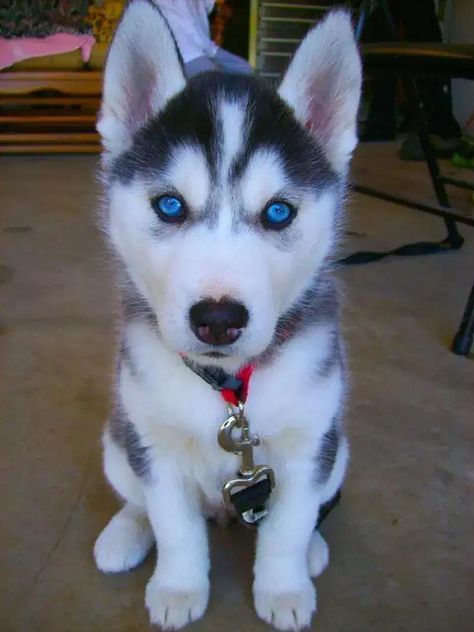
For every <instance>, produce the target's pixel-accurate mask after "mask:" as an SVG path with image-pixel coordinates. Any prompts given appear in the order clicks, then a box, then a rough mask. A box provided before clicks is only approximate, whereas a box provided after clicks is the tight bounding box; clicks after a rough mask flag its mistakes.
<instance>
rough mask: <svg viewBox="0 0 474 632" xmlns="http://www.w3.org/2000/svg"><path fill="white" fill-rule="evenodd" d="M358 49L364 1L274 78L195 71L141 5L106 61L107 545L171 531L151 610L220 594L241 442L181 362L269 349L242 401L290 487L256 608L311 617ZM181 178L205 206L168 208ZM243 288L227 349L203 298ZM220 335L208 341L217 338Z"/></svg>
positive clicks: (113, 554)
mask: <svg viewBox="0 0 474 632" xmlns="http://www.w3.org/2000/svg"><path fill="white" fill-rule="evenodd" d="M360 84H361V69H360V61H359V56H358V53H357V49H356V45H355V42H354V38H353V34H352V29H351V24H350V19H349V17H348V15H347V14H345V13H343V12H336V13H332V14H330V15H329V16H328V17H327V18H326V19H325V20H324V21H323V22H321V23H320V24H319V25H318V26H317V27H316V28H314V29H313V30H312V31H311V32H310V33H309V34H308V35H307V36H306V38H305V40H304V41H303V43H302V44H301V46H300V48H299V49H298V51H297V53H296V55H295V57H294V59H293V61H292V62H291V64H290V66H289V68H288V71H287V73H286V75H285V77H284V79H283V82H282V84H281V86H280V88H279V90H278V93H275V92H274V91H273V90H272V89H271V88H270V87H268V86H267V85H266V84H265V83H264V82H263V81H261V80H259V79H258V78H256V77H252V76H237V75H234V76H226V75H223V74H218V73H208V74H203V75H200V76H197V77H194V78H193V79H191V80H190V81H189V82H186V81H185V78H184V75H183V71H182V67H181V64H180V61H179V57H178V54H177V52H176V48H175V45H174V42H173V39H172V36H171V34H170V32H169V30H168V28H167V25H166V23H165V22H164V20H163V18H162V17H161V14H160V13H159V11H158V10H157V9H156V8H155V7H154V6H153V4H152V3H150V2H147V1H146V0H136V1H135V2H132V3H131V4H130V5H129V7H128V8H127V10H126V12H125V15H124V17H123V19H122V21H121V23H120V25H119V27H118V30H117V33H116V35H115V39H114V42H113V44H112V47H111V50H110V54H109V57H108V61H107V66H106V70H105V82H104V97H103V104H102V110H101V117H100V121H99V124H98V129H99V131H100V134H101V135H102V138H103V143H104V147H105V152H104V177H105V180H106V185H107V201H108V203H107V209H106V212H105V216H104V224H105V227H106V231H107V234H108V238H109V240H110V243H111V245H112V247H113V249H114V251H115V253H116V254H117V259H118V261H119V262H120V265H119V268H120V270H119V273H120V276H121V283H122V286H123V306H124V309H123V328H122V341H121V347H120V354H119V367H118V375H117V385H116V403H115V408H114V412H113V413H112V415H111V418H110V420H109V422H108V424H107V426H106V429H105V433H104V439H103V445H104V469H105V474H106V476H107V478H108V480H109V481H110V483H111V485H112V486H113V488H114V489H115V490H116V491H117V492H118V494H119V495H120V496H121V498H123V501H124V506H123V508H122V509H121V510H120V511H119V512H118V513H117V514H116V515H115V516H114V517H113V518H112V520H111V521H110V522H109V524H108V525H107V526H106V527H105V529H104V531H103V532H102V533H101V535H100V536H99V538H98V540H97V542H96V544H95V549H94V555H95V559H96V562H97V566H98V567H99V568H100V569H101V570H102V571H105V572H118V571H124V570H127V569H130V568H132V567H134V566H135V565H137V564H138V563H140V562H141V561H142V560H143V558H144V557H145V555H146V554H147V552H148V551H149V550H150V548H151V547H152V545H153V543H154V542H156V544H157V549H158V562H157V566H156V570H155V572H154V574H153V576H152V577H151V579H150V581H149V583H148V586H147V589H146V606H147V608H148V610H149V614H150V619H151V622H152V623H154V624H159V625H160V626H161V627H162V628H164V629H177V628H180V627H182V626H184V625H186V624H187V623H188V622H190V621H193V620H195V619H197V618H199V617H201V616H202V615H203V613H204V611H205V609H206V606H207V603H208V599H209V578H208V575H209V553H208V543H207V535H206V520H205V516H206V513H205V511H204V507H206V508H209V507H210V508H211V509H212V511H213V512H214V513H215V514H217V515H220V514H221V513H222V498H221V486H222V484H223V482H224V481H226V480H228V479H229V478H231V477H232V476H233V475H234V473H235V471H236V469H237V466H238V457H237V456H234V455H232V454H229V453H226V452H224V451H223V450H222V449H221V448H219V446H218V444H217V439H216V436H217V430H218V427H219V425H220V424H221V423H222V421H223V420H224V418H225V417H226V407H225V405H224V402H223V400H222V399H221V397H220V396H219V394H218V393H216V392H215V391H213V390H212V389H211V388H210V387H209V386H208V385H207V384H206V383H205V382H204V381H203V380H201V379H200V378H199V377H198V376H197V375H195V374H194V373H193V372H192V371H191V370H190V369H189V368H188V367H187V366H185V364H184V363H183V361H182V359H181V357H180V354H183V353H184V354H187V356H188V357H189V358H190V359H191V360H192V361H194V362H196V363H198V364H200V365H211V364H212V365H214V366H220V367H222V368H224V369H225V370H226V371H228V372H235V371H237V370H238V368H239V367H241V366H242V365H244V364H246V363H248V362H250V361H251V362H253V363H255V365H256V368H255V372H254V375H253V377H252V381H251V385H250V393H249V397H248V401H247V404H246V413H247V416H248V419H249V422H250V426H251V430H252V432H255V433H257V434H258V435H259V437H260V439H261V445H260V447H259V448H257V449H256V462H258V463H268V464H269V465H271V467H272V468H273V469H274V470H275V474H276V479H277V487H276V489H275V491H274V494H273V495H272V498H271V502H270V505H269V508H270V511H269V515H268V517H267V518H266V519H265V520H264V521H263V523H262V524H261V525H260V527H259V529H258V536H257V548H256V556H255V565H254V575H255V580H254V586H253V594H254V600H255V608H256V611H257V614H258V615H259V616H260V617H261V618H262V619H264V620H265V621H267V622H269V623H272V624H273V625H274V626H275V627H276V628H278V629H281V630H290V629H292V630H298V629H300V628H302V627H304V626H307V625H308V624H309V623H310V620H311V617H312V614H313V613H314V611H315V609H316V592H315V588H314V585H313V583H312V581H311V577H312V576H313V577H314V576H316V575H318V574H319V573H321V572H322V570H323V569H324V568H325V566H326V564H327V561H328V549H327V545H326V543H325V542H324V540H323V539H322V537H321V535H320V534H319V532H317V531H314V525H315V523H316V520H317V516H318V509H319V507H320V505H321V504H322V503H323V502H325V501H327V500H328V499H330V498H331V497H332V496H333V494H334V493H335V492H336V490H337V489H338V488H339V487H340V485H341V483H342V479H343V476H344V473H345V469H346V464H347V459H348V445H347V440H346V438H345V435H344V431H343V427H342V425H341V413H342V406H343V400H344V390H345V389H344V384H345V381H344V360H343V350H342V345H341V340H340V333H339V325H338V301H337V295H336V292H335V289H334V286H333V281H332V278H331V269H330V257H331V251H332V249H333V246H334V244H335V240H336V237H337V229H338V223H339V220H340V214H341V205H342V201H343V197H344V189H345V179H346V178H345V177H346V173H347V169H348V163H349V160H350V157H351V153H352V151H353V149H354V147H355V145H356V113H357V108H358V102H359V93H360ZM168 191H174V192H177V193H179V195H180V196H181V197H182V198H183V199H185V200H186V202H187V204H188V206H189V209H190V216H189V218H188V219H187V220H186V221H185V222H184V224H181V225H179V226H176V225H170V224H165V223H162V222H161V221H160V219H159V218H158V217H157V215H156V214H155V213H154V211H153V209H152V206H151V204H150V200H151V199H152V198H153V197H155V196H157V195H160V194H164V193H166V192H168ZM281 197H283V198H285V199H286V200H288V201H290V202H291V203H292V204H293V205H294V206H295V207H296V208H297V216H296V218H295V219H294V221H293V222H292V223H291V224H290V225H289V226H288V227H287V228H285V229H284V230H282V231H278V232H277V231H271V230H267V229H265V228H264V227H263V226H262V223H261V221H260V213H261V211H262V209H263V208H264V207H265V205H266V204H267V203H268V201H269V200H272V199H274V198H281ZM223 296H227V297H231V298H232V299H234V300H238V301H240V302H241V303H243V304H244V305H245V306H246V308H247V309H248V312H249V314H250V318H249V322H248V325H247V327H246V328H245V329H244V330H243V331H242V335H241V336H240V338H239V339H238V340H237V341H236V342H235V343H234V344H233V345H229V346H228V347H225V348H224V349H222V348H220V351H224V352H225V354H226V355H225V357H221V358H215V357H212V356H213V353H212V352H213V350H212V349H210V348H209V346H208V345H206V344H204V343H203V342H201V341H199V340H198V339H197V338H196V336H195V335H194V333H193V331H192V330H191V328H190V325H189V320H188V313H189V309H190V307H191V306H192V305H193V304H194V303H195V302H196V301H199V300H200V299H202V298H203V297H210V298H213V299H215V300H218V299H220V298H222V297H223ZM209 354H210V355H209Z"/></svg>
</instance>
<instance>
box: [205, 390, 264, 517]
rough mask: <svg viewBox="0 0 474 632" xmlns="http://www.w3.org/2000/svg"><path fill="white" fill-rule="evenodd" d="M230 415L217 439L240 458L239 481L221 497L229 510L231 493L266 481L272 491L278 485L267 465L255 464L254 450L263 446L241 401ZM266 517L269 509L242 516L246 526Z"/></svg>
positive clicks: (231, 483)
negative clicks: (246, 415)
mask: <svg viewBox="0 0 474 632" xmlns="http://www.w3.org/2000/svg"><path fill="white" fill-rule="evenodd" d="M228 411H229V416H228V417H227V419H226V420H225V421H224V422H223V423H222V425H221V426H220V428H219V432H218V435H217V440H218V443H219V445H220V447H221V448H222V449H223V450H226V451H227V452H232V453H234V454H240V455H241V464H240V467H239V469H238V470H237V473H236V474H237V476H236V478H233V479H231V480H230V481H227V482H226V483H225V484H224V486H223V488H222V496H223V498H224V503H225V504H226V506H227V507H229V508H232V507H233V503H232V493H233V492H234V493H235V492H237V491H240V490H242V489H245V488H248V487H252V486H253V485H256V484H257V483H258V482H260V481H261V480H263V479H264V478H267V479H268V480H269V483H270V487H271V489H273V487H274V486H275V475H274V473H273V470H272V469H271V468H270V467H268V465H255V462H254V457H253V448H254V447H255V446H258V445H259V444H260V440H259V438H258V436H257V435H255V434H251V433H250V428H249V424H248V421H247V418H246V417H245V414H244V405H243V403H242V402H239V404H238V409H237V410H236V411H235V410H234V409H233V408H232V407H231V406H230V405H229V406H228ZM236 430H240V436H238V438H235V437H234V433H235V431H236ZM265 514H266V510H264V511H260V512H257V513H255V512H253V510H249V511H246V512H244V514H242V516H241V518H242V519H243V521H244V523H245V524H252V523H255V522H257V521H258V520H260V519H261V518H262V517H263V516H264V515H265Z"/></svg>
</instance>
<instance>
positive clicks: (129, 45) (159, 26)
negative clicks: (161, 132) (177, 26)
mask: <svg viewBox="0 0 474 632" xmlns="http://www.w3.org/2000/svg"><path fill="white" fill-rule="evenodd" d="M184 86H185V78H184V73H183V69H182V66H181V63H180V59H179V56H178V52H177V49H176V45H175V43H174V40H173V37H172V35H171V32H170V30H169V27H168V24H167V23H166V21H165V19H164V18H163V16H162V15H161V13H160V11H159V10H158V9H157V8H156V7H155V6H154V5H153V4H152V3H151V2H149V1H147V0H135V1H134V2H131V3H130V4H129V6H128V7H127V9H126V10H125V12H124V14H123V16H122V19H121V21H120V23H119V25H118V27H117V30H116V32H115V36H114V39H113V42H112V44H111V47H110V50H109V54H108V57H107V62H106V65H105V75H104V89H103V98H102V106H101V111H100V116H99V121H98V124H97V130H98V132H99V133H100V135H101V136H102V142H103V144H104V147H105V149H106V150H107V151H108V152H109V155H111V156H114V155H117V154H118V153H120V152H122V151H123V150H125V149H127V147H128V146H129V145H130V144H131V140H132V136H133V133H134V132H135V131H136V130H137V129H138V128H140V127H141V126H142V125H143V124H144V123H146V122H147V120H149V119H150V118H151V117H152V116H154V115H155V114H157V113H158V112H159V111H160V110H161V109H162V108H163V107H164V105H165V104H166V103H167V101H169V99H171V97H173V96H174V95H175V94H176V93H178V92H180V91H181V90H182V89H183V88H184Z"/></svg>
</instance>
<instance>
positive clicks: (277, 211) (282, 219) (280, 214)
mask: <svg viewBox="0 0 474 632" xmlns="http://www.w3.org/2000/svg"><path fill="white" fill-rule="evenodd" d="M295 214H296V211H295V209H294V208H293V207H292V206H290V205H289V204H287V203H286V202H272V203H271V204H269V205H268V206H267V207H266V208H265V210H264V211H263V213H262V223H263V225H264V226H265V228H273V229H275V230H280V229H282V228H285V226H288V224H290V223H291V221H292V220H293V218H294V216H295Z"/></svg>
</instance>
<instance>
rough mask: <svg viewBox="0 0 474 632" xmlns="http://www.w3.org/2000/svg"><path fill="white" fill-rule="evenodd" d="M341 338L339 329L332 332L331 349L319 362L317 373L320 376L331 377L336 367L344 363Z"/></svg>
mask: <svg viewBox="0 0 474 632" xmlns="http://www.w3.org/2000/svg"><path fill="white" fill-rule="evenodd" d="M342 362H343V360H342V349H341V339H340V335H339V332H338V331H333V332H331V339H330V342H329V350H328V353H327V355H326V357H325V358H323V360H322V361H321V362H319V363H318V366H317V369H316V370H317V373H318V375H319V376H320V377H329V376H330V375H331V373H332V372H333V371H334V370H335V369H336V367H338V366H341V365H342Z"/></svg>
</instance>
